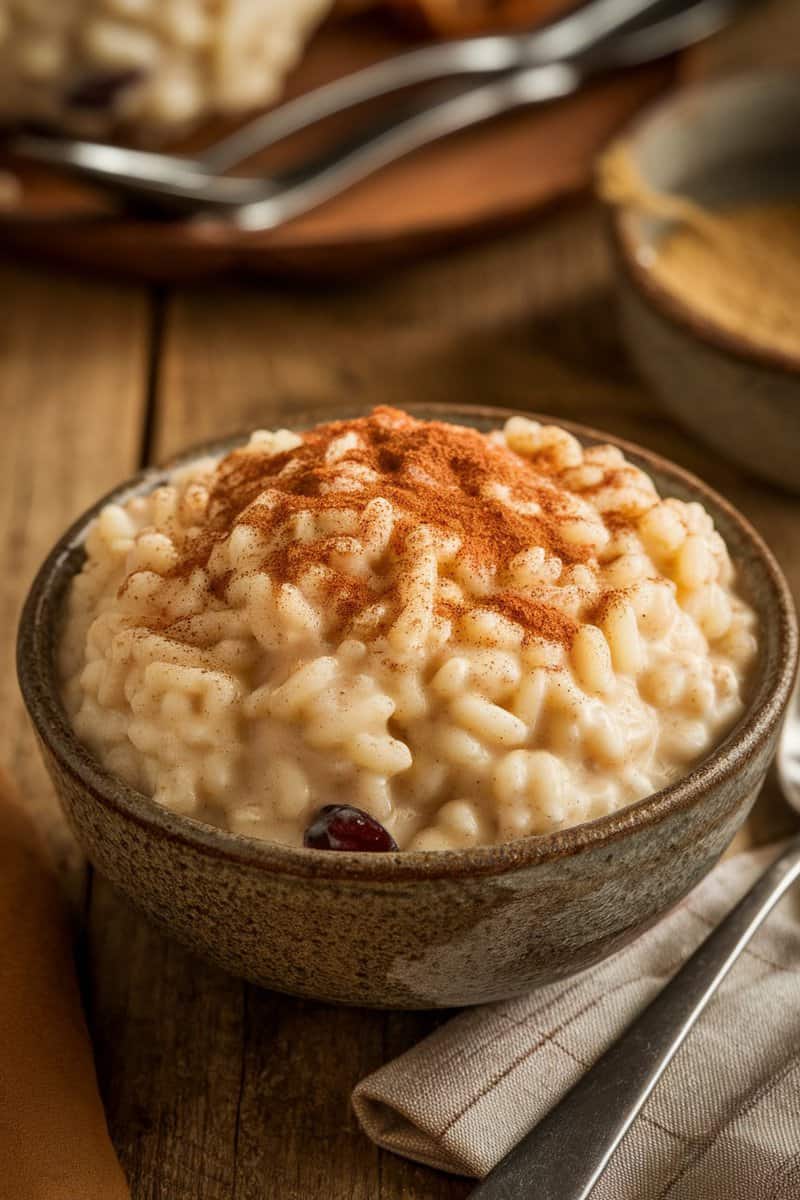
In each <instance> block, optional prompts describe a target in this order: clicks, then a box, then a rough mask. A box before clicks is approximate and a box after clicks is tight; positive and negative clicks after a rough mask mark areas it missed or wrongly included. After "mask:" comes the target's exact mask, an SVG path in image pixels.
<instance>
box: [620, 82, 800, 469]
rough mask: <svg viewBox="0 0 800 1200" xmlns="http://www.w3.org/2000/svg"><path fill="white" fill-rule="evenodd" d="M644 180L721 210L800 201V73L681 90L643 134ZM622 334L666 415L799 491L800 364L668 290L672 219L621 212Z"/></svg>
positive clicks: (653, 114)
mask: <svg viewBox="0 0 800 1200" xmlns="http://www.w3.org/2000/svg"><path fill="white" fill-rule="evenodd" d="M628 140H629V144H630V149H631V153H632V155H633V158H634V160H635V162H636V163H637V164H638V166H639V169H640V170H641V172H642V174H643V176H644V178H645V179H646V180H647V181H648V182H649V183H651V184H654V185H655V186H656V187H659V188H662V189H664V190H666V191H675V192H678V193H682V194H686V195H689V196H693V197H695V198H697V199H698V200H700V201H701V202H703V203H706V204H708V205H709V206H711V207H714V206H715V205H718V204H720V203H724V202H726V201H729V202H733V201H757V200H764V199H773V200H774V199H786V198H792V199H796V200H798V201H800V75H799V74H796V73H795V74H781V73H769V74H766V73H759V74H756V75H749V74H748V75H745V76H738V77H736V78H733V79H729V80H725V81H724V82H721V83H715V84H704V85H698V86H696V87H692V88H688V89H686V90H685V91H682V92H679V93H678V94H677V95H676V96H675V97H673V98H670V99H668V100H665V101H662V102H661V103H659V104H656V105H655V106H654V107H653V108H651V109H649V110H648V111H647V112H646V113H645V114H643V115H642V116H641V117H640V118H639V119H638V120H637V121H636V122H635V123H634V125H633V126H632V128H631V130H630V132H629V134H628ZM612 229H613V243H614V247H615V251H616V260H617V264H618V268H619V270H618V277H619V290H620V301H621V317H622V328H623V334H624V337H625V340H626V342H627V344H628V348H629V350H630V353H631V356H632V358H633V360H634V362H635V363H636V365H637V367H638V369H639V371H640V373H641V374H642V376H643V377H644V378H645V379H646V380H647V382H648V383H649V384H650V385H651V386H652V388H653V390H654V391H655V392H656V393H657V395H658V396H659V397H660V399H661V402H662V403H663V405H664V407H665V408H666V409H667V410H668V411H669V412H670V413H671V414H672V415H673V416H674V417H676V418H677V419H678V420H679V421H681V422H682V423H683V424H684V425H685V426H686V427H687V428H688V429H689V430H691V431H692V432H693V433H694V434H696V435H697V436H698V437H699V438H701V439H702V440H703V441H705V442H707V443H708V444H709V445H711V446H713V447H715V448H716V449H717V450H719V451H720V452H721V453H722V454H725V455H726V456H727V457H728V458H730V459H731V460H732V461H734V462H736V463H738V464H739V465H740V466H744V467H746V468H747V469H748V470H750V471H752V472H753V473H754V474H756V475H759V476H761V478H763V479H766V480H769V481H770V482H771V483H777V484H778V485H780V486H781V487H785V488H790V489H791V490H793V491H800V355H797V356H793V355H790V354H787V353H781V352H779V351H777V350H775V351H771V350H769V349H765V348H764V347H762V346H758V345H756V344H755V343H753V342H750V341H748V340H747V339H746V338H744V337H741V336H739V335H738V334H736V333H731V332H729V331H728V330H726V329H725V328H724V327H722V326H720V325H716V324H714V323H713V322H712V321H709V320H707V319H706V318H705V317H703V316H700V315H699V313H697V312H696V311H695V310H694V309H693V308H692V307H691V305H690V304H687V303H686V302H684V301H683V300H682V299H681V298H679V297H678V296H677V295H676V294H675V293H674V292H672V291H669V290H667V289H666V288H665V287H663V286H662V285H660V284H659V283H657V282H656V281H655V280H654V279H653V277H652V274H651V272H650V271H649V270H648V269H647V265H646V264H647V260H648V257H649V256H651V255H652V252H653V247H654V246H655V245H656V243H657V241H658V239H659V237H661V236H662V235H663V233H664V231H665V229H666V225H665V223H664V222H663V221H658V220H654V219H653V218H652V217H645V216H643V215H641V214H638V213H634V212H629V211H626V210H624V209H623V210H620V211H614V212H613V214H612Z"/></svg>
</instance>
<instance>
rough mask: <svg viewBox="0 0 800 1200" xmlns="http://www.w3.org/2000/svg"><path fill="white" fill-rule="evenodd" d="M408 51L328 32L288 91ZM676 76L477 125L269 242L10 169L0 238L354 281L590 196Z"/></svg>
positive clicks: (638, 78) (374, 34)
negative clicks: (596, 172) (16, 183)
mask: <svg viewBox="0 0 800 1200" xmlns="http://www.w3.org/2000/svg"><path fill="white" fill-rule="evenodd" d="M407 45H408V42H407V40H405V39H403V38H402V37H401V35H400V34H398V32H397V31H396V30H393V29H391V28H388V27H387V26H386V25H385V24H384V23H383V22H381V21H379V20H378V19H377V18H375V17H361V18H353V19H351V20H349V21H344V22H339V23H337V24H333V25H330V26H328V27H326V28H324V29H323V30H322V31H321V32H320V33H319V34H318V35H317V37H316V38H315V39H314V41H313V43H312V45H311V47H310V48H309V51H308V53H307V55H306V57H305V59H304V61H303V63H302V65H301V66H300V67H299V68H298V70H297V71H296V73H295V75H294V77H293V79H292V81H291V86H290V88H289V90H288V92H287V94H288V95H296V94H298V93H300V92H302V91H304V90H307V89H308V88H311V87H314V86H316V85H317V84H319V83H322V82H325V81H327V80H329V79H333V78H336V77H338V76H339V75H342V74H346V73H347V72H349V71H352V70H355V69H357V68H358V67H360V66H363V65H365V64H367V63H369V62H374V61H376V60H377V59H379V58H381V57H385V56H387V55H389V54H396V53H398V52H399V51H400V50H402V49H405V48H407ZM673 73H674V67H673V64H671V63H659V64H657V65H655V66H651V67H647V68H642V69H639V70H635V71H630V72H626V73H624V74H622V75H618V76H616V77H614V78H613V79H608V80H604V81H602V82H598V83H596V84H595V85H593V86H592V87H590V88H588V89H586V91H584V92H582V93H581V94H579V95H577V96H573V97H570V98H569V99H567V100H562V101H558V102H557V103H555V104H552V105H548V106H547V107H544V108H540V109H536V110H530V111H527V112H521V113H516V114H513V115H510V116H508V117H504V118H502V119H499V120H497V121H494V122H492V123H491V124H489V125H485V126H482V127H479V128H476V129H474V130H469V131H467V132H465V133H463V134H460V135H458V136H455V137H452V138H450V139H448V140H446V141H443V142H441V143H439V144H437V145H434V146H431V147H429V148H427V149H425V150H422V151H419V152H418V153H416V154H414V155H412V156H410V157H409V158H407V159H405V160H403V161H401V162H398V163H396V164H395V165H394V166H392V167H390V168H388V169H386V170H384V171H383V172H381V173H380V174H378V175H376V176H374V177H373V178H372V179H370V180H367V181H365V182H364V183H362V184H360V185H358V186H357V187H355V188H353V189H351V190H350V191H349V192H347V193H346V194H345V195H343V196H341V197H338V198H337V199H335V200H332V201H329V202H328V203H327V204H325V205H324V206H323V207H321V208H319V209H317V210H316V211H315V212H312V213H309V214H308V215H306V216H304V217H302V218H299V219H297V220H295V221H292V222H291V223H290V224H287V225H285V226H283V227H282V228H280V229H276V230H272V231H270V232H266V233H245V232H242V231H241V230H238V229H235V228H233V227H231V226H227V225H224V224H222V223H220V222H214V223H213V225H212V224H211V223H199V222H191V221H184V220H176V221H162V220H155V219H154V220H146V219H142V218H139V217H134V216H131V215H128V214H125V213H122V212H120V211H119V210H117V209H116V208H115V206H114V203H113V201H111V200H110V199H109V198H108V197H107V196H104V195H102V194H101V193H99V192H97V191H95V190H93V189H90V188H88V187H84V186H83V185H79V184H77V183H75V182H74V181H70V180H68V179H65V178H63V177H59V176H57V175H56V174H54V173H51V172H48V171H46V170H42V169H39V168H33V167H30V166H27V165H24V164H21V163H18V162H17V163H12V164H9V165H10V166H12V168H13V170H14V171H15V172H16V173H17V175H18V176H19V177H20V178H21V180H22V184H23V188H22V200H21V202H20V204H19V206H18V207H17V208H16V209H14V210H11V211H9V212H7V213H5V214H4V215H3V217H2V220H0V243H2V244H3V245H5V246H12V247H13V248H14V250H15V251H16V252H18V253H21V254H26V255H36V256H37V257H44V258H46V259H49V260H55V261H59V262H62V263H68V264H72V265H76V266H82V267H91V268H95V269H98V268H99V269H104V270H112V271H116V272H121V273H124V274H129V275H133V276H137V277H139V278H147V279H152V280H160V281H172V280H182V279H183V280H185V279H191V278H197V277H202V276H205V275H210V274H215V273H219V272H223V271H231V270H236V271H247V272H253V273H257V274H283V275H291V274H296V275H308V276H333V277H339V278H346V277H352V276H358V275H360V274H363V273H365V272H368V271H373V270H377V269H380V268H382V267H385V266H387V265H389V264H391V263H394V262H397V261H398V260H401V259H404V258H408V257H411V256H414V255H418V254H421V253H424V252H427V251H429V250H432V249H436V248H439V247H441V246H444V245H448V244H452V243H454V242H457V241H461V240H465V239H467V238H469V237H474V236H476V235H478V234H480V233H482V232H485V231H488V230H492V229H497V228H500V227H502V226H504V225H508V224H510V223H512V222H516V221H519V220H521V219H523V218H524V217H525V216H527V215H529V214H531V213H532V212H534V211H535V210H537V209H539V208H541V207H542V206H544V205H546V204H548V203H550V202H552V201H553V200H555V199H557V198H558V197H561V196H564V195H567V194H569V193H571V192H575V191H577V190H580V189H581V188H584V187H585V186H586V185H587V184H588V183H589V182H590V179H591V170H592V162H593V159H594V156H595V154H596V153H597V151H598V149H599V148H600V147H601V146H602V145H603V144H604V143H605V141H606V140H607V139H608V138H609V136H610V135H611V134H612V133H613V132H614V131H615V130H616V129H617V128H619V126H620V125H621V124H622V123H623V122H624V121H626V120H627V119H628V118H629V117H630V116H631V115H632V114H633V113H634V112H635V111H636V110H637V109H638V108H639V107H640V106H641V105H642V104H643V103H645V102H646V101H647V100H649V99H650V98H651V97H653V96H655V95H656V94H657V93H658V92H659V91H661V90H662V89H663V88H664V87H665V86H666V85H667V84H668V83H669V82H670V80H671V78H672V76H673ZM223 131H224V127H223V126H222V125H217V126H215V128H214V129H206V130H205V131H204V136H205V138H206V140H208V139H209V138H211V137H214V136H216V135H219V134H220V133H221V132H223ZM323 132H324V131H323ZM337 132H338V131H337ZM319 139H320V131H312V132H310V133H308V134H306V135H304V136H303V138H302V139H295V140H294V142H293V143H292V144H290V145H288V146H287V147H281V148H279V151H273V152H271V153H270V154H265V155H264V156H262V158H261V159H256V160H254V163H253V166H252V167H248V170H252V169H258V170H260V171H262V172H264V171H269V170H270V169H275V167H276V166H279V165H281V164H283V165H285V164H286V161H287V156H288V157H289V158H291V157H294V158H295V161H296V160H297V156H302V154H303V153H304V151H305V152H306V153H308V152H312V151H313V149H314V147H315V145H318V144H319ZM201 144H202V142H201V141H200V140H199V139H197V138H195V139H194V140H193V141H192V142H186V143H185V144H184V146H182V147H180V148H181V149H183V148H185V149H186V150H187V151H188V150H192V149H194V150H196V149H197V148H198V146H199V145H201ZM279 152H280V153H279Z"/></svg>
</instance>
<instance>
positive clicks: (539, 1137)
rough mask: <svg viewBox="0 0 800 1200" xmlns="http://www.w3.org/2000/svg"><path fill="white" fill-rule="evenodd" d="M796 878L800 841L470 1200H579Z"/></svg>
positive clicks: (799, 868)
mask: <svg viewBox="0 0 800 1200" xmlns="http://www.w3.org/2000/svg"><path fill="white" fill-rule="evenodd" d="M798 878H800V838H794V839H793V840H792V842H791V843H790V844H789V846H788V848H787V849H786V850H785V851H784V852H783V854H781V855H780V857H779V858H778V859H776V861H775V862H774V863H773V864H772V866H771V867H769V868H768V870H767V871H765V873H764V874H763V875H762V876H761V877H760V878H759V879H758V880H757V881H756V883H755V884H754V885H753V887H752V888H751V889H750V891H749V892H747V894H746V895H745V896H744V897H743V899H741V900H740V901H739V903H738V904H737V905H736V907H735V908H734V909H733V910H732V911H731V912H730V913H729V914H728V916H727V917H726V918H725V920H724V921H723V922H722V923H721V924H720V925H719V926H718V927H717V928H716V929H715V930H714V932H713V933H711V934H709V936H708V937H707V938H706V940H705V941H704V942H703V943H702V944H701V945H700V946H699V947H698V949H697V950H695V952H694V954H693V955H692V956H691V958H689V959H688V960H687V961H686V963H685V964H684V965H683V967H681V969H680V971H678V973H677V974H676V975H674V976H673V978H672V979H671V981H670V982H669V983H668V984H667V986H666V987H665V988H664V989H663V990H662V991H661V992H660V993H659V995H658V996H657V997H656V998H655V1000H653V1001H652V1003H651V1004H649V1005H648V1007H647V1008H646V1009H645V1010H644V1011H643V1012H642V1013H641V1014H640V1016H638V1017H637V1018H636V1020H635V1021H634V1022H633V1024H632V1025H630V1026H629V1027H628V1029H627V1030H626V1031H625V1033H623V1034H622V1036H621V1037H620V1038H619V1039H618V1040H617V1041H616V1042H614V1043H613V1045H612V1046H611V1047H610V1048H609V1049H608V1050H607V1051H606V1052H605V1054H604V1055H603V1056H602V1058H600V1059H598V1061H597V1062H596V1063H595V1065H594V1066H593V1067H592V1068H591V1070H590V1071H588V1072H587V1074H586V1075H584V1076H583V1078H582V1079H580V1080H579V1082H578V1083H576V1085H575V1086H574V1087H573V1088H572V1090H571V1091H570V1092H568V1093H567V1095H566V1096H565V1097H564V1099H563V1100H562V1101H561V1102H560V1103H559V1104H558V1105H556V1107H555V1108H554V1109H553V1110H552V1111H551V1112H550V1113H549V1114H548V1115H547V1116H546V1117H545V1118H544V1120H543V1121H540V1122H539V1124H538V1125H537V1126H535V1128H534V1129H532V1130H531V1132H530V1133H529V1134H527V1135H526V1136H525V1137H524V1138H523V1139H522V1141H521V1142H519V1143H518V1144H517V1145H516V1146H515V1147H514V1149H513V1150H512V1151H511V1152H510V1153H509V1154H507V1155H506V1157H505V1158H504V1159H503V1160H502V1161H501V1162H499V1163H498V1164H497V1166H496V1167H495V1168H494V1170H492V1171H491V1172H490V1173H489V1175H487V1176H486V1179H485V1180H484V1181H483V1183H481V1184H479V1185H478V1187H477V1188H476V1189H475V1190H474V1191H473V1192H471V1193H470V1196H471V1200H528V1198H530V1200H534V1197H535V1200H586V1198H587V1197H588V1196H589V1193H590V1192H591V1191H592V1188H593V1187H594V1185H595V1184H596V1183H597V1181H598V1179H599V1178H600V1176H601V1175H602V1173H603V1171H604V1170H605V1168H606V1166H607V1164H608V1161H609V1159H610V1158H611V1155H612V1154H613V1153H614V1151H615V1150H616V1148H617V1146H618V1145H619V1143H620V1141H621V1140H622V1138H623V1137H624V1136H625V1133H626V1132H627V1130H628V1128H629V1126H630V1125H631V1122H632V1121H633V1120H634V1118H635V1117H636V1116H637V1114H638V1113H639V1111H640V1109H641V1108H642V1106H643V1105H644V1103H645V1101H646V1100H647V1098H648V1096H649V1095H650V1093H651V1092H652V1090H653V1088H654V1087H655V1085H656V1084H657V1083H658V1081H659V1079H660V1078H661V1075H662V1074H663V1072H664V1070H665V1069H666V1067H667V1066H668V1065H669V1063H670V1062H671V1061H672V1058H673V1057H674V1055H675V1054H676V1053H677V1051H678V1050H679V1049H680V1047H681V1046H682V1044H683V1042H684V1039H685V1038H686V1036H687V1034H688V1033H689V1031H690V1030H691V1028H692V1026H693V1025H694V1023H695V1021H696V1020H697V1018H698V1017H699V1016H700V1014H701V1013H702V1012H703V1010H704V1008H705V1007H706V1005H707V1004H708V1002H709V1000H710V999H711V997H712V996H713V995H714V993H715V992H716V990H717V988H718V987H719V985H720V984H721V983H722V980H723V979H724V978H725V976H726V975H727V974H728V971H730V969H731V967H732V966H733V964H734V963H735V962H736V959H737V958H738V957H739V955H740V954H741V953H742V951H743V950H744V948H745V946H746V945H747V943H748V942H749V941H750V939H751V937H752V936H753V934H754V933H755V932H756V930H757V929H758V927H759V926H760V925H761V923H762V921H763V920H764V919H765V918H766V917H767V916H768V914H769V913H770V912H771V911H772V909H773V908H774V906H775V905H776V904H777V902H778V901H779V900H780V898H781V896H783V894H784V892H786V891H787V889H788V888H789V887H791V885H792V884H793V883H794V882H795V880H796V879H798Z"/></svg>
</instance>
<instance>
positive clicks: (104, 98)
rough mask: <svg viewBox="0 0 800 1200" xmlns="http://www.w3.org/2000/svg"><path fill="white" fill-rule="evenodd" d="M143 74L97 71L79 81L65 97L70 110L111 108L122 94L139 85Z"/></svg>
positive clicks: (131, 71)
mask: <svg viewBox="0 0 800 1200" xmlns="http://www.w3.org/2000/svg"><path fill="white" fill-rule="evenodd" d="M141 78H142V72H141V71H137V70H133V69H131V70H128V71H96V72H95V73H94V74H92V75H84V76H83V78H81V79H79V80H77V82H76V83H74V84H73V86H72V87H71V88H70V89H69V91H68V92H67V94H66V96H65V97H64V99H65V101H66V103H67V106H68V107H69V108H95V109H106V108H111V107H112V106H113V104H114V101H115V100H116V98H117V96H118V95H119V94H120V92H123V91H124V90H125V88H129V87H131V86H132V85H133V84H134V83H138V82H139V80H140V79H141Z"/></svg>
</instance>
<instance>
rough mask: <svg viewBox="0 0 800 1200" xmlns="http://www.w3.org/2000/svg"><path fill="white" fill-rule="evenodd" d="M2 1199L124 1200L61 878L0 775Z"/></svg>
mask: <svg viewBox="0 0 800 1200" xmlns="http://www.w3.org/2000/svg"><path fill="white" fill-rule="evenodd" d="M0 1200H130V1192H129V1191H128V1187H127V1185H126V1183H125V1179H124V1177H123V1174H122V1169H121V1167H120V1165H119V1163H118V1162H117V1159H116V1156H115V1154H114V1149H113V1147H112V1145H111V1140H110V1138H109V1135H108V1129H107V1126H106V1121H105V1115H104V1113H103V1106H102V1103H101V1100H100V1095H99V1092H98V1089H97V1080H96V1076H95V1070H94V1063H93V1060H92V1048H91V1044H90V1041H89V1035H88V1032H87V1029H86V1023H85V1021H84V1017H83V1012H82V1010H81V1003H80V995H79V991H78V983H77V979H76V976H75V969H74V963H73V958H72V939H71V931H70V923H69V918H68V914H67V911H66V906H65V903H64V900H63V898H62V896H61V893H60V889H59V886H58V881H57V880H56V878H55V876H54V872H53V869H52V867H51V866H50V864H49V863H48V859H47V856H46V854H45V852H44V851H43V849H42V847H41V844H40V841H39V838H38V835H37V833H36V831H35V829H34V827H33V825H32V823H31V821H30V819H29V817H28V816H27V814H26V813H25V811H24V809H23V808H22V806H21V804H20V802H19V800H18V798H17V797H16V795H15V793H14V790H13V788H12V787H11V785H10V784H9V783H8V780H7V779H6V778H5V777H3V776H2V775H0Z"/></svg>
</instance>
